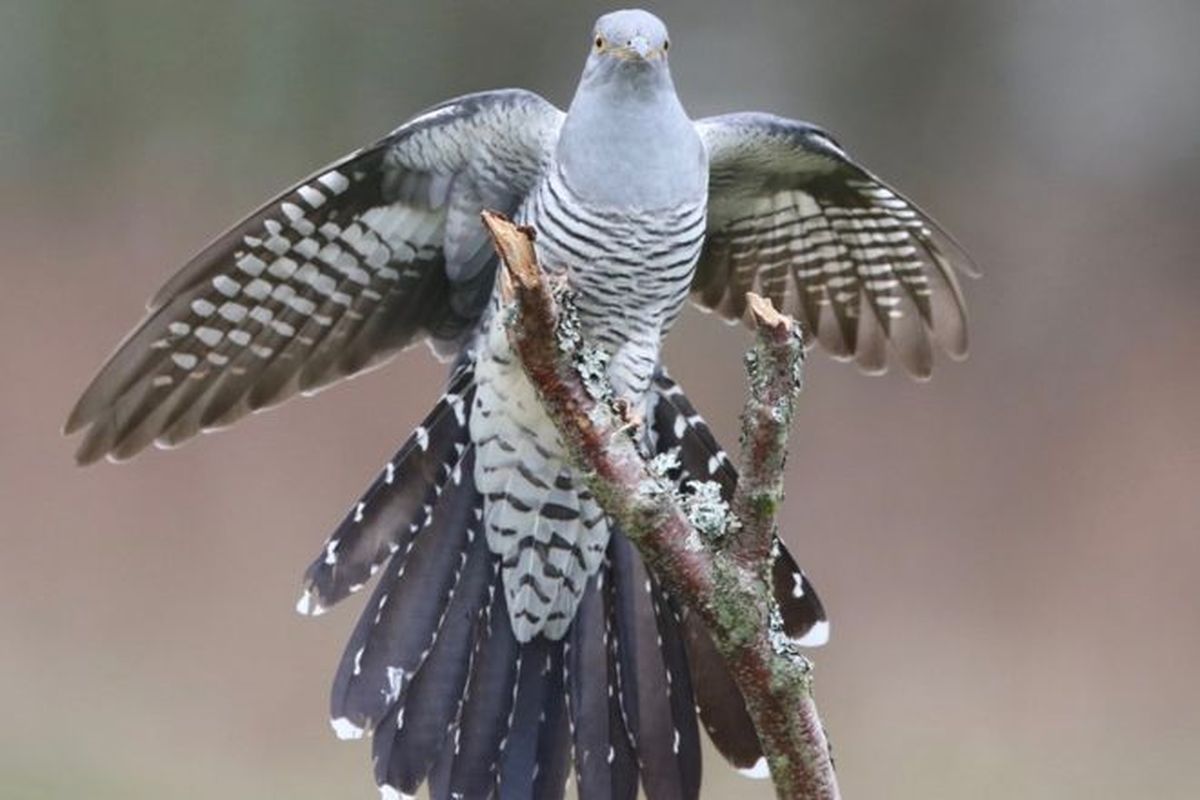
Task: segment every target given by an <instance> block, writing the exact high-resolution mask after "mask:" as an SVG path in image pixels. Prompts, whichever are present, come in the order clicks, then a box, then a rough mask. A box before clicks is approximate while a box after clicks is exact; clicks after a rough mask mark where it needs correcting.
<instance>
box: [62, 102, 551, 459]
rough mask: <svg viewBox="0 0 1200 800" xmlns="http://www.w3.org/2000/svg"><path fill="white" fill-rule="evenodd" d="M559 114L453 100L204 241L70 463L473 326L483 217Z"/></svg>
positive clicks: (184, 429) (517, 190)
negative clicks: (426, 339) (215, 237)
mask: <svg viewBox="0 0 1200 800" xmlns="http://www.w3.org/2000/svg"><path fill="white" fill-rule="evenodd" d="M562 116H563V115H562V112H561V111H559V110H558V109H557V108H555V107H554V106H553V105H551V104H550V103H548V102H546V101H545V100H543V99H542V98H541V97H538V96H537V95H536V94H533V93H532V92H525V91H520V90H513V89H510V90H501V91H494V92H482V93H479V94H474V95H467V96H465V97H460V98H457V99H455V100H450V101H447V102H445V103H443V104H441V105H439V106H435V107H434V108H432V109H431V110H429V111H427V112H425V113H424V114H421V115H419V116H417V117H416V118H414V119H412V120H410V121H409V122H407V123H405V124H404V125H402V126H401V127H400V128H398V129H397V130H395V131H394V132H392V133H391V134H389V135H388V136H386V137H384V138H383V139H382V140H380V141H379V142H377V143H375V144H374V145H371V146H370V147H367V148H364V149H362V150H359V151H357V152H355V153H352V154H350V155H349V156H346V157H345V158H343V159H340V160H339V161H336V162H334V163H333V164H330V165H329V166H327V167H325V168H324V169H322V170H320V171H319V172H317V173H315V174H314V175H312V176H311V177H309V178H308V179H306V180H304V181H301V182H300V183H298V184H296V185H295V186H293V187H292V188H291V189H289V190H288V191H286V192H284V193H283V194H281V195H280V196H278V197H276V198H275V199H274V200H272V201H271V202H269V203H267V204H266V205H265V206H263V207H262V208H260V209H259V210H258V211H256V212H254V213H253V214H251V215H250V216H249V217H247V218H246V219H245V220H244V221H243V222H241V223H240V224H238V225H237V226H235V227H234V228H233V229H232V230H230V231H229V232H228V233H226V234H225V235H223V236H221V237H220V238H218V239H217V240H216V241H215V242H213V243H212V244H210V245H209V246H208V247H207V248H205V249H204V250H203V251H202V252H201V253H200V254H199V255H197V256H196V257H195V258H194V259H192V261H191V262H189V263H188V264H187V265H185V266H184V267H183V269H182V270H180V272H179V273H177V274H176V275H175V276H174V277H173V278H171V279H170V280H169V281H168V282H167V284H166V285H165V286H163V288H162V289H160V290H159V292H158V294H157V295H155V297H154V299H153V300H151V302H150V313H149V315H148V316H147V317H146V318H145V319H144V320H143V321H142V323H141V325H139V326H138V327H137V328H136V329H135V330H134V331H133V332H132V333H131V334H129V336H128V337H127V338H126V339H125V341H124V342H122V343H121V345H120V346H119V347H118V348H117V350H116V352H115V353H113V355H112V356H111V357H110V358H109V360H108V362H107V363H106V364H105V365H104V367H103V368H101V370H100V372H99V374H97V375H96V377H95V378H94V379H93V380H92V383H91V385H90V386H89V387H88V388H87V390H86V391H85V392H84V394H83V396H82V397H81V398H80V400H79V402H78V403H77V404H76V406H75V409H74V410H73V411H72V412H71V416H70V419H69V420H68V421H67V424H66V431H67V432H68V433H70V432H72V431H75V430H77V429H80V428H83V427H85V426H87V428H88V430H87V433H86V434H85V436H84V439H83V443H82V444H81V445H80V448H79V452H78V453H77V455H76V458H77V459H78V460H79V461H80V462H81V463H88V462H90V461H94V460H96V459H98V458H100V457H103V456H105V455H107V456H109V457H110V458H117V459H120V458H126V457H129V456H131V455H133V454H135V453H136V452H138V451H139V450H141V449H142V448H144V447H145V446H146V445H147V444H149V443H150V442H152V441H156V442H159V443H161V444H166V445H173V444H177V443H180V442H182V441H184V440H185V439H188V438H189V437H191V436H192V435H194V434H195V433H196V432H197V431H200V430H206V429H210V428H216V427H221V426H224V425H227V424H229V423H231V422H233V421H235V420H236V419H238V418H240V417H241V416H243V415H244V414H246V413H248V412H250V411H254V410H257V409H261V408H266V407H268V406H271V405H274V404H275V403H278V402H280V401H281V400H284V399H286V398H287V397H290V396H292V395H293V394H296V393H298V392H309V391H313V390H316V389H318V388H320V387H322V386H325V385H326V384H328V383H331V382H333V381H335V380H337V379H339V378H342V377H347V376H350V375H354V374H355V373H358V372H361V371H362V370H364V369H367V368H369V367H372V366H374V365H376V364H379V363H381V362H382V361H383V360H385V359H386V358H387V357H388V356H390V355H392V354H394V353H395V352H396V351H397V350H399V349H401V348H403V347H405V346H406V345H409V344H411V343H413V342H415V341H419V340H421V339H422V338H426V337H429V338H431V339H432V340H434V341H440V342H443V343H446V347H445V348H444V349H453V347H454V343H455V342H456V340H457V339H458V338H459V337H461V336H462V335H463V334H464V333H465V332H467V331H469V330H470V329H471V328H472V326H473V325H474V324H475V322H476V320H477V319H478V318H479V316H480V314H481V313H482V311H483V309H484V307H485V305H486V302H487V299H488V297H489V296H490V294H491V290H492V285H493V279H494V271H495V258H494V256H493V252H492V249H491V247H490V245H489V242H488V238H487V234H486V231H485V230H484V228H483V224H482V222H481V220H480V219H479V212H480V210H481V209H483V208H491V209H495V210H497V211H501V212H508V213H511V212H513V211H515V210H516V207H517V205H518V204H519V202H520V200H521V199H522V198H523V197H524V195H525V193H527V192H528V191H529V189H530V188H531V187H532V186H533V185H534V183H535V181H536V179H537V177H538V175H539V174H540V172H541V170H542V169H543V167H544V165H545V163H546V162H547V161H548V159H549V156H550V153H551V152H552V150H553V145H554V142H555V141H556V139H557V132H558V129H559V126H560V125H561V123H562Z"/></svg>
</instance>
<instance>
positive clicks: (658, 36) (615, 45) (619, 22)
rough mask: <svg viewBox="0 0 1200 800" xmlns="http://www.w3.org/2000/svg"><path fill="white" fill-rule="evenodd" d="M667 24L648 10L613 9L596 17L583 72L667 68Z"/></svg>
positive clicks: (668, 41) (600, 72) (668, 40)
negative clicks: (586, 62) (609, 12)
mask: <svg viewBox="0 0 1200 800" xmlns="http://www.w3.org/2000/svg"><path fill="white" fill-rule="evenodd" d="M670 46H671V42H670V38H669V37H668V36H667V26H666V25H664V24H663V23H662V20H660V19H659V18H658V17H656V16H654V15H653V14H651V13H650V12H649V11H642V10H640V9H627V10H623V11H613V12H612V13H611V14H605V15H604V16H602V17H600V19H598V20H596V26H595V28H594V30H593V31H592V46H591V53H590V55H589V56H588V64H587V68H586V70H585V73H594V74H598V75H601V74H609V73H611V72H613V71H618V72H626V71H631V70H632V71H639V72H641V71H658V70H663V71H665V70H666V69H667V50H668V49H670Z"/></svg>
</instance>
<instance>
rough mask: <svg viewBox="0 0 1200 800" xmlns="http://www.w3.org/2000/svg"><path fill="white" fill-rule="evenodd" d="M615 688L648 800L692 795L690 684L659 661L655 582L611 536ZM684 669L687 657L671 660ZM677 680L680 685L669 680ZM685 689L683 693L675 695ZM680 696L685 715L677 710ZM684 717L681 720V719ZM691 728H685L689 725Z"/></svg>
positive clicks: (624, 543)
mask: <svg viewBox="0 0 1200 800" xmlns="http://www.w3.org/2000/svg"><path fill="white" fill-rule="evenodd" d="M609 552H610V553H611V554H612V562H613V573H614V578H615V585H614V591H615V595H616V615H617V635H618V637H619V638H618V645H617V658H618V664H619V672H618V681H617V685H618V691H619V693H620V698H621V709H622V712H623V715H624V718H625V724H626V728H627V729H628V731H629V737H630V739H631V740H632V741H633V744H634V748H635V749H636V751H637V759H638V767H639V771H640V773H641V777H642V788H643V789H644V790H645V792H646V797H647V798H648V800H679V799H680V798H695V797H698V796H699V790H700V749H699V746H698V738H697V737H696V735H695V730H694V728H695V724H696V722H695V714H694V711H692V699H691V697H690V685H689V681H688V680H687V679H682V680H681V679H679V678H673V676H672V673H671V672H670V671H669V669H668V665H667V664H666V663H665V662H664V652H663V651H664V644H665V642H664V640H663V637H662V634H661V632H660V630H659V620H658V616H657V614H656V613H655V601H656V598H655V593H656V591H657V590H656V587H655V585H654V582H653V581H652V580H651V578H650V575H649V573H648V572H647V570H646V567H645V565H644V564H643V563H642V561H641V559H640V558H639V557H638V554H637V552H636V551H635V550H634V547H633V545H632V544H631V543H630V542H629V540H628V539H626V538H625V537H624V536H613V537H612V542H611V543H610V545H609ZM674 666H675V667H676V668H677V669H681V670H682V671H683V672H684V673H685V674H686V670H687V665H686V662H684V663H682V664H679V663H677V664H674ZM676 682H678V683H679V684H681V685H679V686H676V685H674V684H675V683H676ZM685 687H686V689H687V690H688V696H687V697H686V698H683V697H680V698H676V697H675V696H674V695H675V693H676V692H679V693H680V694H681V695H682V692H683V690H684V689H685ZM680 700H685V701H686V703H685V709H686V711H687V713H686V714H684V715H680V714H678V713H677V712H678V710H679V706H680ZM680 716H686V718H687V719H686V720H683V719H680V718H679V717H680ZM689 727H690V728H691V730H690V731H689V730H688V728H689Z"/></svg>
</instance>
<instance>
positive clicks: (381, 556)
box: [296, 367, 474, 615]
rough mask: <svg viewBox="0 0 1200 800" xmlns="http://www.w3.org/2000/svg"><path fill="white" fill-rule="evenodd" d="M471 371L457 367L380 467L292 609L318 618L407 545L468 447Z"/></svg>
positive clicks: (309, 575) (315, 564)
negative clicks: (424, 414)
mask: <svg viewBox="0 0 1200 800" xmlns="http://www.w3.org/2000/svg"><path fill="white" fill-rule="evenodd" d="M473 377H474V373H473V371H472V370H471V369H470V368H469V367H466V368H460V369H459V370H458V371H457V372H456V373H455V374H454V376H453V377H452V378H451V381H450V385H449V387H448V388H447V389H446V392H445V394H443V395H442V397H441V399H440V400H439V401H438V403H437V405H436V406H434V408H433V411H431V412H430V413H429V415H428V416H427V417H426V418H425V421H424V422H422V423H421V425H420V426H418V427H417V429H416V431H414V432H413V434H412V436H410V437H409V438H408V441H406V442H405V443H404V445H403V446H402V447H401V448H400V450H399V451H398V452H397V453H396V456H395V457H394V458H393V459H392V460H391V461H389V462H388V463H387V465H386V466H385V467H384V470H383V472H382V473H380V475H379V477H377V478H376V479H375V482H374V483H372V484H371V488H369V489H368V490H367V492H366V494H364V495H363V497H362V500H360V501H359V502H358V503H357V504H356V505H355V506H354V508H353V509H351V510H350V512H349V513H348V514H347V515H346V517H345V519H344V520H343V521H342V523H341V524H340V525H338V527H337V529H336V530H335V531H334V532H333V533H332V534H331V535H330V537H329V539H328V541H327V542H326V544H325V547H324V549H323V551H322V553H321V555H320V556H318V557H317V559H316V560H315V561H313V563H312V565H311V566H310V567H309V568H308V571H307V572H306V573H305V588H304V593H303V594H302V595H301V597H300V602H299V603H298V604H297V606H296V608H297V610H298V611H300V612H301V613H304V614H314V615H315V614H320V613H322V612H323V611H325V610H326V609H327V608H329V607H330V606H332V605H333V604H334V603H337V602H338V601H340V600H342V599H344V598H345V597H347V596H348V595H350V594H352V593H354V592H356V591H358V590H359V589H361V588H362V587H363V586H364V585H365V584H366V583H367V581H369V580H370V578H371V576H372V575H374V574H375V573H376V572H377V571H378V570H379V569H380V566H381V565H382V564H383V563H384V562H385V561H387V559H388V558H389V557H390V556H392V554H394V553H397V552H400V554H401V560H403V551H406V550H407V548H409V547H411V546H412V543H413V537H414V536H415V535H416V533H417V531H419V530H420V529H421V527H422V526H423V525H424V524H425V522H426V520H427V519H428V517H429V514H430V511H431V507H432V506H433V505H434V504H435V503H436V501H437V497H438V495H439V494H440V492H441V490H442V487H443V486H444V485H445V483H446V481H447V480H448V479H449V478H450V477H451V476H452V474H453V473H454V472H455V469H456V467H457V466H458V462H459V460H460V458H461V457H462V451H463V448H465V447H466V446H467V444H468V442H469V440H470V432H469V430H468V428H467V417H466V409H468V408H470V403H471V398H472V393H473V391H474V388H473V386H472V379H473Z"/></svg>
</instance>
